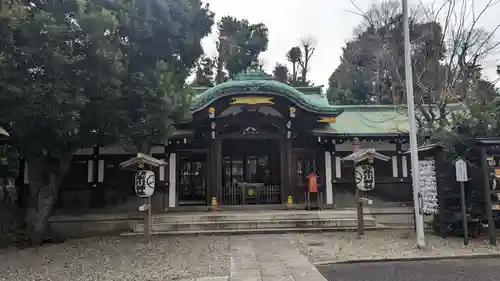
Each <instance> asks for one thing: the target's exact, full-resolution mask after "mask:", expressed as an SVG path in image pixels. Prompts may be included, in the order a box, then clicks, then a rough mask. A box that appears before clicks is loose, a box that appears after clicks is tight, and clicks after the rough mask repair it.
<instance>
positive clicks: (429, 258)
mask: <svg viewBox="0 0 500 281" xmlns="http://www.w3.org/2000/svg"><path fill="white" fill-rule="evenodd" d="M499 257H500V253H493V254H470V255H459V256H420V257H394V258H373V259H358V260H341V261H339V260H329V261H320V262H315V263H313V264H314V266H321V265H329V264H350V263H375V262H398V261H432V260H457V259H486V258H499Z"/></svg>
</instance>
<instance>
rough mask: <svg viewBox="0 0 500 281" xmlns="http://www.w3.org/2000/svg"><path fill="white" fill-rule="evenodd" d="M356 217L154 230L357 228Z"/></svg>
mask: <svg viewBox="0 0 500 281" xmlns="http://www.w3.org/2000/svg"><path fill="white" fill-rule="evenodd" d="M356 225H357V220H356V218H352V217H351V218H332V219H317V218H316V219H292V218H288V219H270V218H268V219H258V220H257V219H255V218H247V219H246V220H238V221H235V220H229V221H222V220H220V221H198V222H190V221H184V222H170V223H165V222H164V223H154V224H153V225H152V231H153V232H169V231H200V230H206V231H213V230H237V229H280V228H287V229H289V228H297V229H302V228H355V227H356ZM365 226H367V227H370V226H373V227H374V226H376V222H375V220H374V219H373V218H371V217H365ZM133 231H134V232H138V233H141V232H144V224H136V225H134V226H133Z"/></svg>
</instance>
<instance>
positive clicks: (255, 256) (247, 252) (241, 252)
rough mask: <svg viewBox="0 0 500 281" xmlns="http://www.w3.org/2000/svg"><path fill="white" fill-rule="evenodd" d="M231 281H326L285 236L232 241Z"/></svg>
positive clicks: (233, 238) (234, 239)
mask: <svg viewBox="0 0 500 281" xmlns="http://www.w3.org/2000/svg"><path fill="white" fill-rule="evenodd" d="M230 257H231V266H230V272H231V273H230V275H231V276H230V280H231V281H280V280H282V281H326V279H325V278H324V277H323V276H322V275H321V273H319V271H318V270H317V269H316V267H315V266H314V265H312V264H311V263H310V262H309V261H308V260H307V258H306V257H305V256H304V255H302V254H301V253H300V252H299V250H298V249H297V247H296V244H295V243H294V242H293V241H292V240H291V239H290V238H289V237H287V236H284V235H281V236H280V235H273V236H269V235H249V236H246V235H245V236H232V237H231V238H230Z"/></svg>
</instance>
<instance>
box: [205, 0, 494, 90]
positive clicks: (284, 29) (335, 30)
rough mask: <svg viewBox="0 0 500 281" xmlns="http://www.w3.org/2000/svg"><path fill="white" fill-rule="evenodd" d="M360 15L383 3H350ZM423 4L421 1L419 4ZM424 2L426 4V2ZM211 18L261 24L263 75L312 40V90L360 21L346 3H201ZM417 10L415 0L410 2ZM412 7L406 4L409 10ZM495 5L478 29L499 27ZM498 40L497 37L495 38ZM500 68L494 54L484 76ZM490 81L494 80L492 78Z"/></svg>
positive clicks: (210, 48) (210, 42) (209, 43)
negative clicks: (265, 42)
mask: <svg viewBox="0 0 500 281" xmlns="http://www.w3.org/2000/svg"><path fill="white" fill-rule="evenodd" d="M355 1H356V3H357V5H358V6H359V7H361V8H362V9H367V8H368V7H369V6H370V4H372V3H375V2H381V1H382V0H355ZM423 1H424V2H426V0H423ZM427 1H428V0H427ZM467 1H471V2H473V1H475V3H476V6H482V5H484V4H485V3H486V2H487V1H488V0H467ZM205 2H208V3H209V4H210V9H211V10H212V11H213V12H215V15H216V20H219V19H220V18H221V17H222V16H225V15H231V16H234V17H236V18H239V19H247V20H248V21H250V23H258V22H263V23H264V24H266V26H267V27H268V29H269V48H268V51H267V52H265V53H263V54H261V58H262V59H263V60H264V61H265V63H266V65H265V66H266V69H267V70H268V71H271V70H272V69H273V67H274V66H275V64H276V63H277V62H280V63H285V62H286V58H285V54H286V52H287V51H288V50H289V49H290V48H291V47H292V46H296V45H298V44H299V43H300V39H301V38H302V37H304V36H306V35H308V34H311V35H312V36H314V37H315V38H316V41H317V48H316V53H315V56H314V57H313V59H312V61H311V69H310V74H309V79H311V80H312V81H313V82H314V83H315V84H316V85H324V86H325V87H327V86H328V77H329V76H330V74H331V73H332V72H333V71H334V70H335V68H336V67H337V65H338V64H339V57H340V55H341V54H342V47H343V46H344V44H345V42H346V41H347V40H349V39H351V38H352V35H353V29H354V28H355V27H356V26H357V24H358V23H359V22H360V20H361V19H360V17H359V16H358V15H355V14H354V13H352V12H349V11H354V10H355V8H354V6H353V5H352V4H351V1H350V0H205ZM412 2H414V3H416V4H418V3H419V2H420V0H410V3H412ZM410 5H411V4H410ZM499 13H500V4H498V5H497V6H495V8H493V9H490V11H489V12H488V13H486V14H485V15H484V17H483V20H482V21H481V23H482V24H483V25H484V26H485V27H488V26H489V27H491V28H493V27H494V26H495V23H498V14H499ZM497 39H500V34H499V35H498V36H497ZM215 41H216V33H215V32H213V33H212V34H211V35H210V36H209V37H208V38H205V39H204V42H203V45H204V48H205V52H206V53H207V55H210V56H213V55H215V54H216V49H215ZM497 62H500V52H499V51H497V52H496V53H495V54H494V55H492V56H490V57H489V58H488V60H487V62H485V64H486V65H487V71H486V75H487V76H489V77H491V78H496V75H495V70H494V65H495V64H496V63H497ZM494 75H495V76H494Z"/></svg>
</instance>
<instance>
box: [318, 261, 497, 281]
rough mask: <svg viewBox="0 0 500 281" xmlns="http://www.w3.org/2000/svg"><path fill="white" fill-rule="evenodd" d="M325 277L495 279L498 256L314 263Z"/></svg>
mask: <svg viewBox="0 0 500 281" xmlns="http://www.w3.org/2000/svg"><path fill="white" fill-rule="evenodd" d="M318 269H319V270H320V271H321V272H322V273H323V274H324V275H325V276H326V278H327V279H328V280H329V281H400V280H404V281H422V280H425V281H496V280H499V279H500V278H499V275H500V259H498V258H491V259H454V260H440V261H404V262H363V263H352V264H331V265H323V266H318Z"/></svg>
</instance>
